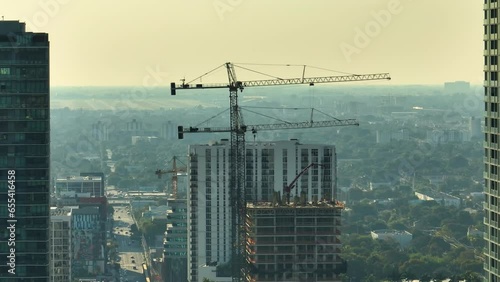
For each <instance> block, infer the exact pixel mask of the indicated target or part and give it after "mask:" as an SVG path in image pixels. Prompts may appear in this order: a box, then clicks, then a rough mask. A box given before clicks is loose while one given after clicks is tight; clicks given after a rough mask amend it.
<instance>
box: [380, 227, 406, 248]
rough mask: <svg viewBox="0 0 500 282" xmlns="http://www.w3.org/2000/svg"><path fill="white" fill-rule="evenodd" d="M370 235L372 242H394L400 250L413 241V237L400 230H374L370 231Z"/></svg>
mask: <svg viewBox="0 0 500 282" xmlns="http://www.w3.org/2000/svg"><path fill="white" fill-rule="evenodd" d="M370 234H371V236H372V239H373V240H389V239H391V240H394V241H396V242H398V244H399V246H400V247H401V248H405V247H407V246H408V245H409V244H410V243H411V240H412V239H413V235H412V234H411V233H410V232H408V231H400V230H389V229H382V230H374V231H371V232H370Z"/></svg>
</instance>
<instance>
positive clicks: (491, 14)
mask: <svg viewBox="0 0 500 282" xmlns="http://www.w3.org/2000/svg"><path fill="white" fill-rule="evenodd" d="M497 13H498V11H497V9H491V10H490V18H496V17H497Z"/></svg>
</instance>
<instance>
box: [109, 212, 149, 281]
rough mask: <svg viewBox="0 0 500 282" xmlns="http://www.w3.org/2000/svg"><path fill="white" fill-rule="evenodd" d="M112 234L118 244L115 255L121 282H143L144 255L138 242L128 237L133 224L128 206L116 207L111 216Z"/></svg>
mask: <svg viewBox="0 0 500 282" xmlns="http://www.w3.org/2000/svg"><path fill="white" fill-rule="evenodd" d="M113 220H114V224H113V234H114V238H115V241H116V242H117V243H118V248H117V253H118V256H119V263H120V281H121V282H126V281H128V282H135V281H139V282H144V281H145V279H144V274H143V273H142V263H143V262H144V255H143V250H142V245H141V243H140V240H132V239H131V237H130V235H131V234H130V225H132V224H133V223H134V221H133V219H132V216H131V215H130V214H129V209H128V206H116V207H115V212H114V215H113Z"/></svg>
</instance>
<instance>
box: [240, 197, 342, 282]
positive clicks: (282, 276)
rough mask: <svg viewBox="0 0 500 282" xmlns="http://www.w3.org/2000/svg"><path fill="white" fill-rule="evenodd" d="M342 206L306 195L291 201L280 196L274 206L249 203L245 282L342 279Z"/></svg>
mask: <svg viewBox="0 0 500 282" xmlns="http://www.w3.org/2000/svg"><path fill="white" fill-rule="evenodd" d="M343 208H344V206H343V204H341V203H339V202H336V201H331V200H328V201H327V200H321V201H318V200H317V198H316V199H313V201H311V202H306V197H305V193H303V194H302V197H301V198H300V199H299V197H295V198H294V199H293V201H292V202H289V201H287V200H286V199H285V197H283V200H282V201H281V199H280V196H279V194H278V193H276V194H275V197H274V200H273V202H263V203H254V204H247V214H246V232H247V234H246V238H247V240H246V260H247V263H248V266H249V267H248V271H247V273H246V281H247V282H260V281H287V282H292V281H311V282H315V281H325V282H326V281H328V282H331V281H341V280H340V279H339V277H338V275H339V274H340V273H344V272H345V270H346V263H345V261H344V260H343V259H342V258H341V256H340V252H341V243H340V239H339V237H340V227H341V222H340V220H341V212H342V209H343Z"/></svg>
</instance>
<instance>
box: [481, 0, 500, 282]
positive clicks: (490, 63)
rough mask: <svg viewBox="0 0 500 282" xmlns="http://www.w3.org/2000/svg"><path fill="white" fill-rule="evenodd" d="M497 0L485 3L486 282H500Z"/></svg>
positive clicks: (485, 1) (498, 28)
mask: <svg viewBox="0 0 500 282" xmlns="http://www.w3.org/2000/svg"><path fill="white" fill-rule="evenodd" d="M498 14H499V5H498V2H497V0H484V17H485V18H484V38H483V39H484V101H485V124H484V138H485V140H484V141H485V142H484V151H485V171H484V183H485V187H484V192H485V196H486V197H485V198H486V199H485V203H484V223H485V226H484V240H485V248H484V255H485V261H484V262H485V263H484V268H485V271H486V273H485V276H486V281H490V282H497V281H500V237H499V236H500V227H499V226H500V225H499V222H500V212H499V210H500V208H499V206H500V194H499V188H500V174H499V173H500V172H499V170H500V165H499V164H500V163H499V158H500V147H499V143H500V140H499V139H500V138H499V137H500V134H499V118H500V115H499V110H500V109H499V104H498V86H499V85H498V59H499V56H498V39H499V36H498V34H499V32H500V25H499V21H498Z"/></svg>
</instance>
